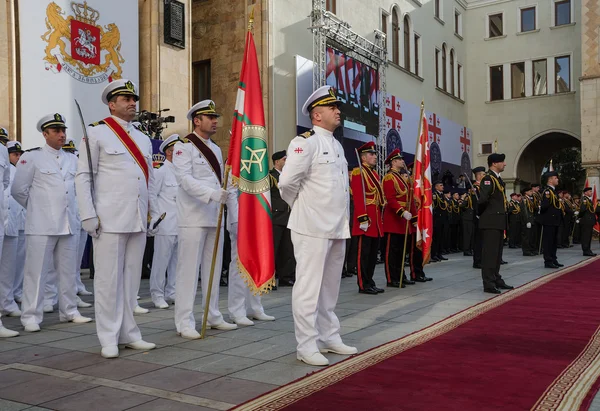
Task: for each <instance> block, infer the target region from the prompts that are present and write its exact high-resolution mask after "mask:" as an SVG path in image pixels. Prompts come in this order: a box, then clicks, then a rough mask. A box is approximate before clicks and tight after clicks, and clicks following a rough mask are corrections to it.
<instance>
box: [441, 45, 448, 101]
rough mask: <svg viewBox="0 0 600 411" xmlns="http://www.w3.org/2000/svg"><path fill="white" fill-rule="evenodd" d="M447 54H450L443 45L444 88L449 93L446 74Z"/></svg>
mask: <svg viewBox="0 0 600 411" xmlns="http://www.w3.org/2000/svg"><path fill="white" fill-rule="evenodd" d="M446 54H448V50H447V49H446V45H445V44H444V45H442V86H443V87H442V88H443V89H444V91H448V76H447V73H446Z"/></svg>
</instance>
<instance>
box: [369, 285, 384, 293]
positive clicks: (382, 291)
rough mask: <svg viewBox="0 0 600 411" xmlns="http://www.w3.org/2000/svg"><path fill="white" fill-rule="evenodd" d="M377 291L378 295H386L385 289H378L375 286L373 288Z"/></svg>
mask: <svg viewBox="0 0 600 411" xmlns="http://www.w3.org/2000/svg"><path fill="white" fill-rule="evenodd" d="M372 288H373V289H374V290H375V291H377V292H378V293H380V294H381V293H385V290H384V289H383V288H377V287H375V286H373V287H372Z"/></svg>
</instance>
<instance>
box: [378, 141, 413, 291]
mask: <svg viewBox="0 0 600 411" xmlns="http://www.w3.org/2000/svg"><path fill="white" fill-rule="evenodd" d="M385 164H387V165H388V166H389V167H390V170H389V171H388V173H387V174H386V175H385V177H384V178H383V192H384V195H385V200H386V202H387V205H386V207H385V209H384V211H383V222H384V224H383V232H384V233H385V276H386V278H387V286H388V287H396V288H398V287H400V273H402V277H403V280H402V288H404V287H405V284H414V283H415V282H414V281H412V280H409V279H407V278H406V274H405V273H404V267H403V266H402V253H403V252H404V244H405V239H404V237H405V236H406V235H408V236H409V238H408V239H407V240H406V245H407V251H406V256H408V255H410V248H411V245H412V243H411V241H409V240H410V235H411V234H412V233H414V232H415V228H414V226H413V224H412V223H411V220H412V218H413V214H416V209H415V206H414V202H413V201H412V199H411V204H410V205H409V204H408V202H409V197H410V190H411V184H410V177H409V176H408V173H407V171H406V165H405V163H404V158H403V157H402V154H401V153H400V150H399V149H395V150H394V151H392V152H391V153H390V155H389V156H388V157H387V158H386V159H385ZM407 226H408V227H407ZM405 258H406V257H405Z"/></svg>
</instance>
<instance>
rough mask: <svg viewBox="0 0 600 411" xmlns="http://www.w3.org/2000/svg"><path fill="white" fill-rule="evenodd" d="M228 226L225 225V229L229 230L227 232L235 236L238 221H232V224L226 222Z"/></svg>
mask: <svg viewBox="0 0 600 411" xmlns="http://www.w3.org/2000/svg"><path fill="white" fill-rule="evenodd" d="M228 225H229V227H227V231H229V234H230V235H231V234H233V235H235V236H237V232H238V223H232V224H228Z"/></svg>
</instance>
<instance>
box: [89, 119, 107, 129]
mask: <svg viewBox="0 0 600 411" xmlns="http://www.w3.org/2000/svg"><path fill="white" fill-rule="evenodd" d="M100 124H105V123H104V120H100V121H96V122H95V123H92V124H90V125H89V126H90V127H96V126H99V125H100Z"/></svg>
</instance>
